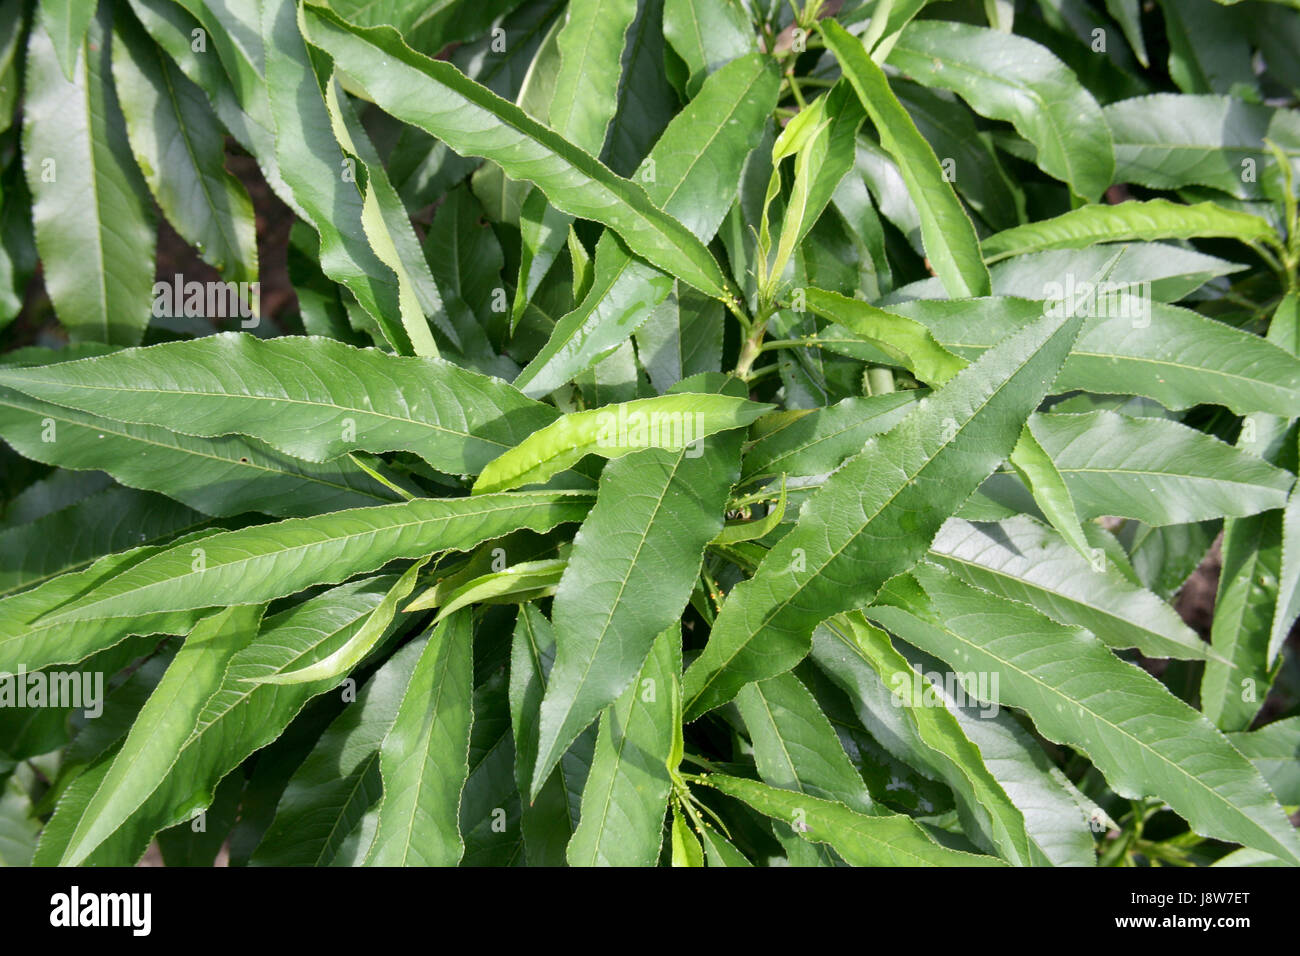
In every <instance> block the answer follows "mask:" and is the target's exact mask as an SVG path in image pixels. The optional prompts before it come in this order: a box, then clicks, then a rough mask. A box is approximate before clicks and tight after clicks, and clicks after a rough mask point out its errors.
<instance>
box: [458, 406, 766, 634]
mask: <svg viewBox="0 0 1300 956" xmlns="http://www.w3.org/2000/svg"><path fill="white" fill-rule="evenodd" d="M770 407H771V406H768V405H759V404H757V403H755V402H751V401H748V400H746V399H743V398H734V397H732V396H729V395H699V394H680V395H661V396H659V397H658V398H641V399H636V400H635V401H631V402H621V403H618V404H614V405H606V406H604V407H602V408H592V409H588V410H587V411H582V412H570V413H569V414H568V415H564V416H562V417H561V418H560V419H559V420H557V421H555V422H553V423H552V424H550V425H547V426H546V427H545V428H542V429H539V430H537V431H535V432H533V433H532V434H531V435H529V436H528V437H527V438H526V439H524V440H523V441H522V442H520V443H519V444H518V445H516V446H515V447H514V448H512V449H510V450H509V451H508V452H506V453H505V454H503V455H501V456H500V457H499V458H497V459H495V460H494V461H492V462H489V463H488V464H487V466H485V467H484V468H483V470H482V473H481V474H480V475H479V477H478V480H477V481H476V482H475V483H474V494H476V495H479V494H484V493H487V492H492V491H500V490H502V489H507V488H518V487H520V486H521V485H527V484H535V483H537V482H544V481H546V480H547V479H548V478H550V477H551V476H552V475H555V474H558V473H559V472H561V471H564V470H565V469H566V468H571V467H572V466H573V465H576V464H577V463H578V462H579V461H581V460H582V458H583V457H584V456H585V455H599V456H601V457H602V458H609V459H615V458H621V457H623V456H624V455H629V454H631V453H633V452H636V451H641V450H644V449H649V448H658V449H663V450H667V451H674V452H681V453H683V454H685V453H690V454H692V455H694V456H695V457H697V458H698V457H699V455H700V454H701V453H702V448H703V446H702V445H700V444H699V442H701V441H702V440H703V439H705V438H708V437H709V436H710V435H713V434H716V433H717V432H720V431H725V430H727V429H729V428H739V427H741V426H743V425H748V424H749V423H750V422H752V421H753V420H754V419H756V418H757V417H758V416H759V415H761V414H762V413H763V412H764V411H766V410H767V409H768V408H770ZM710 537H711V536H710ZM660 630H662V628H660ZM655 633H658V631H656V632H655Z"/></svg>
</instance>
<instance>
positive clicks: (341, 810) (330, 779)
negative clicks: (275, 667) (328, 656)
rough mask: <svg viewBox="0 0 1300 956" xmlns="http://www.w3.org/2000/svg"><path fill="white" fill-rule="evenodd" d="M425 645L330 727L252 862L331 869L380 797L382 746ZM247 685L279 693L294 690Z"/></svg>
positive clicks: (406, 654) (416, 645)
mask: <svg viewBox="0 0 1300 956" xmlns="http://www.w3.org/2000/svg"><path fill="white" fill-rule="evenodd" d="M428 643H429V637H428V635H424V636H421V637H417V638H416V639H415V640H413V641H411V642H410V643H408V644H406V645H404V646H403V647H401V648H400V649H399V650H398V651H397V652H396V653H394V654H393V656H392V657H390V658H389V659H388V660H387V661H385V662H384V666H383V667H381V668H380V669H379V670H378V671H376V672H375V673H374V675H372V676H371V677H370V679H369V680H367V681H366V683H365V685H364V686H363V687H362V688H361V690H360V692H359V693H358V694H357V698H356V700H355V701H353V702H352V703H350V704H349V705H348V706H346V707H344V708H343V711H342V713H340V714H339V715H338V717H336V718H334V720H333V721H332V722H331V723H330V725H329V726H328V727H327V728H326V729H325V732H324V733H323V734H321V736H320V739H319V740H318V741H317V742H316V745H315V746H314V747H313V748H312V751H311V753H309V754H308V755H307V758H306V759H305V760H303V762H302V764H301V765H300V766H299V767H298V769H297V770H295V771H294V773H293V776H292V777H290V778H289V782H288V784H287V785H286V786H285V788H284V793H283V794H282V795H281V797H280V800H279V804H278V805H277V806H276V810H275V818H274V819H273V820H272V821H271V824H270V826H269V827H268V828H267V831H266V835H265V836H264V837H263V838H262V842H261V844H260V845H259V846H258V847H257V850H256V851H255V852H254V853H253V856H252V859H251V860H250V865H252V866H328V865H330V864H331V863H332V862H333V861H334V860H335V858H336V857H337V856H338V855H339V852H340V850H341V849H342V848H343V846H344V843H345V841H347V840H348V838H349V837H350V835H351V834H353V833H354V832H355V831H356V830H357V828H358V826H359V824H360V823H361V821H362V819H363V817H364V816H365V815H366V812H367V811H368V810H369V809H370V807H371V806H372V805H373V804H374V803H375V802H376V801H378V800H379V798H380V796H381V794H382V792H383V782H382V778H381V776H380V772H379V748H380V745H381V744H382V743H383V741H384V738H385V737H386V736H387V735H388V732H389V730H390V729H391V728H392V726H393V722H394V721H395V720H396V719H397V712H398V709H399V708H400V706H401V703H402V700H403V699H404V698H405V696H406V693H407V688H408V686H409V685H410V683H411V676H412V674H413V673H414V671H415V667H416V664H417V662H418V661H419V659H420V658H421V656H423V653H424V650H425V648H426V647H427V645H428ZM244 686H246V687H255V688H259V689H264V690H268V691H274V692H276V693H286V692H291V691H292V690H293V689H294V688H293V687H288V688H279V687H276V686H275V685H273V684H265V685H263V684H245V685H244ZM300 686H305V685H300ZM367 846H368V844H367Z"/></svg>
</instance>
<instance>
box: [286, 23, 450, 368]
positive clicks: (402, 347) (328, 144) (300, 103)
mask: <svg viewBox="0 0 1300 956" xmlns="http://www.w3.org/2000/svg"><path fill="white" fill-rule="evenodd" d="M297 19H298V17H297V6H296V4H294V3H292V2H290V0H267V2H265V3H263V4H262V18H261V24H260V33H261V37H262V40H263V44H262V46H263V49H264V51H265V59H266V84H265V88H266V90H267V91H269V95H270V101H269V114H270V119H271V121H272V123H273V124H274V129H275V161H276V165H277V166H278V167H279V169H280V171H281V173H282V174H283V176H284V180H285V183H286V184H287V186H288V188H289V190H290V191H291V192H292V196H293V199H294V201H295V204H296V205H297V206H298V207H299V208H300V209H301V211H302V214H303V217H304V218H305V219H306V220H307V221H308V222H309V223H310V224H311V225H312V226H313V227H314V228H315V230H316V232H317V233H319V235H320V260H321V269H322V270H324V272H325V274H326V275H328V276H329V277H330V278H331V279H334V280H335V281H336V282H338V283H340V284H341V285H343V286H345V287H346V288H347V289H348V290H349V291H350V292H351V293H352V294H353V295H354V296H356V298H357V302H358V303H360V305H361V307H362V309H364V310H365V312H366V314H367V315H369V316H370V317H371V318H372V319H374V320H375V322H377V323H378V325H379V328H380V329H381V330H382V332H383V335H384V338H385V339H386V340H387V341H388V342H389V343H390V344H391V345H392V346H393V348H394V349H395V350H396V351H397V352H399V353H400V354H403V355H410V354H412V353H413V352H415V351H416V345H417V342H416V340H415V339H413V338H412V329H413V328H414V329H415V330H416V331H415V333H414V334H416V335H421V332H422V333H423V335H422V336H421V338H420V343H419V344H422V351H423V352H425V353H428V354H436V346H434V347H433V350H432V351H430V349H429V346H430V345H431V344H432V339H431V338H430V337H429V332H428V327H427V326H426V325H424V323H423V321H421V323H420V325H421V326H423V328H422V329H420V328H418V327H416V326H415V324H414V322H413V321H412V320H413V318H414V317H413V316H412V314H411V308H412V298H413V295H414V292H413V290H412V289H411V288H410V285H409V280H407V279H406V277H405V276H399V275H398V274H396V273H394V271H393V269H392V266H393V264H394V262H395V253H394V251H393V250H392V249H390V248H387V247H386V246H383V245H381V246H380V247H378V248H374V247H372V245H371V243H372V241H373V238H374V236H375V235H376V234H377V229H378V227H379V223H380V222H381V221H382V213H381V211H380V210H379V209H378V206H377V202H378V200H377V198H375V197H374V194H373V193H372V192H371V191H368V190H367V191H365V193H364V195H363V189H362V183H361V181H360V180H361V179H365V178H366V177H365V176H364V175H363V173H364V170H359V169H358V168H357V159H356V158H355V156H354V155H353V154H351V153H347V152H345V151H344V148H343V146H341V145H340V144H339V142H338V141H337V139H336V138H335V135H336V131H335V124H334V122H333V120H332V118H331V116H330V111H329V110H328V109H327V108H326V105H325V97H324V94H323V93H322V90H321V85H320V81H319V79H318V78H317V75H316V72H315V70H314V69H313V66H312V62H311V59H310V56H309V53H308V50H307V47H306V45H305V44H304V42H303V38H302V35H301V33H300V32H299V28H298V23H297ZM359 177H360V178H359Z"/></svg>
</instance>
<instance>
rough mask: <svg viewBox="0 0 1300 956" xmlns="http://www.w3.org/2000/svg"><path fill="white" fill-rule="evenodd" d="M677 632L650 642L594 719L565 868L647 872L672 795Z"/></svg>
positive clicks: (678, 656)
mask: <svg viewBox="0 0 1300 956" xmlns="http://www.w3.org/2000/svg"><path fill="white" fill-rule="evenodd" d="M681 669H682V663H681V627H680V625H674V626H673V627H670V628H668V629H667V630H666V631H664V632H663V633H662V634H661V635H659V637H658V638H657V639H656V640H655V643H654V646H653V647H652V648H651V650H650V655H649V656H648V657H647V658H646V661H645V664H644V665H643V666H642V668H641V670H640V672H639V673H638V674H637V675H636V678H635V679H634V680H633V681H632V683H631V684H630V685H628V688H627V690H625V691H624V692H623V694H622V695H621V696H620V697H619V698H618V700H616V701H615V702H614V703H613V704H611V705H610V706H609V707H608V708H607V709H606V710H605V712H604V714H602V715H601V718H600V732H599V734H598V735H597V737H596V753H595V757H594V758H593V760H592V764H591V773H590V774H589V775H588V777H587V785H586V786H585V787H584V788H583V790H582V815H581V817H579V820H578V829H577V830H575V831H574V834H573V839H572V840H570V841H569V846H568V850H567V851H566V857H567V859H568V862H569V865H570V866H654V865H655V863H657V862H658V860H659V850H660V847H661V845H662V843H663V832H664V813H665V811H666V810H667V808H668V794H669V791H670V790H671V789H672V782H671V780H670V779H669V775H668V768H667V764H666V758H667V757H668V753H669V751H670V750H671V748H672V740H673V730H672V720H671V709H672V699H671V694H670V693H669V690H670V688H671V687H672V686H673V683H674V681H676V680H677V675H678V674H680V673H681Z"/></svg>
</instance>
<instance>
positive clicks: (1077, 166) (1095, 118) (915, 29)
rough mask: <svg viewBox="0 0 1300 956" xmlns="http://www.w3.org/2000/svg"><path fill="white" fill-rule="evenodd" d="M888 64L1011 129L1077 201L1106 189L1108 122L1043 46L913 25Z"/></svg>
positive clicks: (991, 33) (966, 29)
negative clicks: (1025, 141) (937, 88)
mask: <svg viewBox="0 0 1300 956" xmlns="http://www.w3.org/2000/svg"><path fill="white" fill-rule="evenodd" d="M888 62H889V63H890V65H891V66H896V67H898V69H900V70H901V71H902V72H903V73H904V74H906V75H907V76H908V77H909V78H910V79H913V80H916V81H917V82H918V83H922V84H924V85H926V86H938V87H941V88H943V89H947V90H952V91H953V92H954V93H956V94H957V95H958V96H960V97H961V98H962V99H964V100H965V101H966V102H967V103H969V104H970V106H971V108H972V109H973V110H975V112H977V113H979V114H980V115H981V116H986V117H988V118H989V119H997V120H1006V121H1007V122H1009V123H1011V124H1012V125H1013V126H1015V128H1016V131H1017V132H1018V133H1020V135H1021V136H1023V137H1025V139H1027V140H1029V141H1030V142H1031V143H1033V144H1034V146H1035V147H1036V148H1037V157H1036V160H1035V161H1036V162H1037V163H1038V165H1039V167H1041V168H1042V170H1043V171H1044V172H1046V173H1048V174H1049V175H1052V176H1055V177H1056V178H1057V179H1060V180H1062V181H1064V182H1066V183H1068V184H1069V186H1070V188H1071V190H1072V191H1073V192H1074V193H1076V194H1077V195H1078V196H1080V197H1082V198H1083V199H1088V200H1092V201H1096V200H1097V199H1098V198H1099V197H1100V196H1101V194H1102V192H1103V191H1104V190H1105V189H1106V187H1107V186H1109V185H1110V184H1111V182H1112V179H1113V178H1114V176H1115V162H1114V159H1113V158H1112V156H1111V136H1110V130H1109V129H1108V128H1107V123H1106V117H1105V116H1103V113H1102V110H1101V107H1099V106H1098V105H1097V101H1096V100H1095V99H1093V97H1092V94H1091V93H1089V92H1088V91H1087V90H1086V89H1084V87H1083V86H1082V85H1080V83H1079V80H1078V78H1077V77H1076V76H1075V75H1074V72H1073V71H1072V70H1071V69H1070V68H1069V67H1067V66H1066V65H1065V64H1064V63H1062V62H1061V61H1060V60H1058V59H1057V58H1056V56H1055V55H1053V54H1052V53H1051V52H1050V51H1049V50H1048V49H1047V48H1046V47H1043V46H1040V45H1039V44H1037V43H1035V42H1034V41H1032V40H1029V39H1026V38H1024V37H1020V36H1016V35H1014V34H1011V33H1002V32H1000V31H997V30H989V29H986V28H984V27H976V26H970V25H968V24H965V23H951V22H941V21H938V20H917V21H914V22H913V23H910V24H908V25H907V27H906V28H904V30H903V32H902V35H901V36H900V37H899V39H898V42H897V43H895V44H894V47H893V50H892V52H891V53H890V54H889V60H888ZM1121 181H1122V178H1121ZM976 294H979V293H976Z"/></svg>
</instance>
